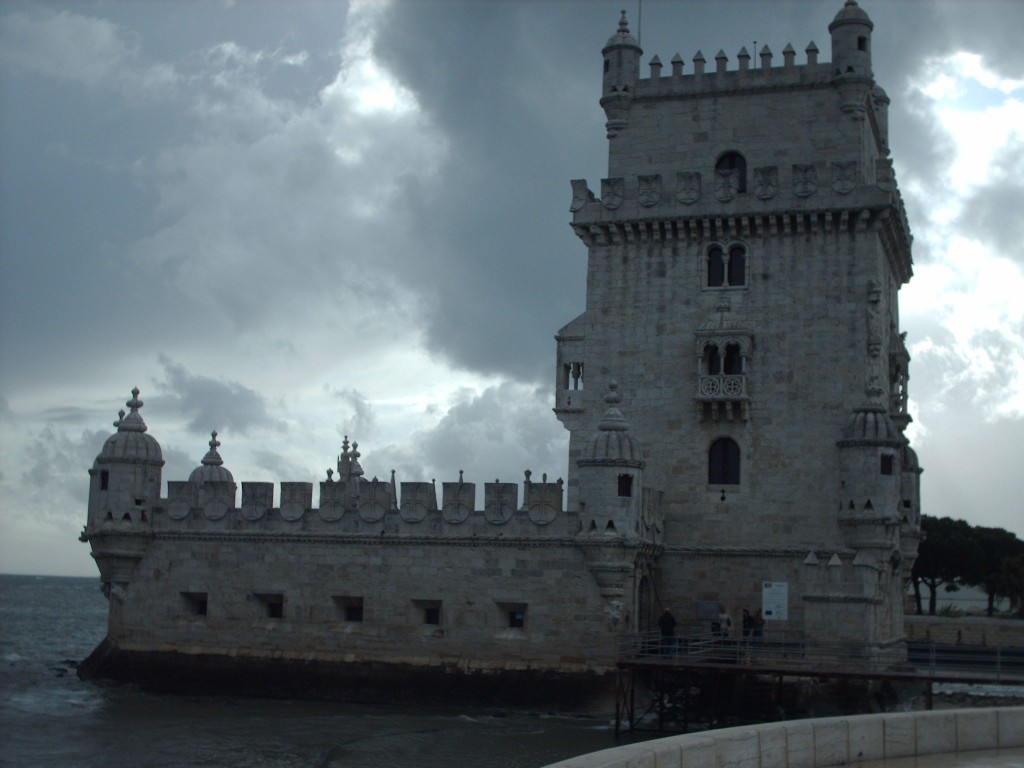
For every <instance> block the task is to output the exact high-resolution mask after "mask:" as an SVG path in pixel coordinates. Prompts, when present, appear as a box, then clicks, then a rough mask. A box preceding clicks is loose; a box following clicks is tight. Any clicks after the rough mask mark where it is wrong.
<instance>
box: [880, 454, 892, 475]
mask: <svg viewBox="0 0 1024 768" xmlns="http://www.w3.org/2000/svg"><path fill="white" fill-rule="evenodd" d="M881 471H882V474H883V475H891V474H892V454H890V453H883V454H882V466H881Z"/></svg>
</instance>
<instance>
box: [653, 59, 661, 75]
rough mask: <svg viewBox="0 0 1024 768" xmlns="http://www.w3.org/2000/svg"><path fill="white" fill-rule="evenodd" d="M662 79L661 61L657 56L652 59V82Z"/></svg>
mask: <svg viewBox="0 0 1024 768" xmlns="http://www.w3.org/2000/svg"><path fill="white" fill-rule="evenodd" d="M659 77H661V59H659V58H658V56H657V55H655V56H654V58H653V59H651V80H657V79H658V78H659Z"/></svg>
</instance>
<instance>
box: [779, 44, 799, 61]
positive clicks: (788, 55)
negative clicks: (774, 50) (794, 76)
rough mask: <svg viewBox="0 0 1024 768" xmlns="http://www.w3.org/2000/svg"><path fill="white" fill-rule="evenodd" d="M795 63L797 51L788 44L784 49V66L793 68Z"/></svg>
mask: <svg viewBox="0 0 1024 768" xmlns="http://www.w3.org/2000/svg"><path fill="white" fill-rule="evenodd" d="M795 63H796V49H795V48H793V46H792V45H790V44H789V43H786V47H785V48H783V49H782V66H784V67H792V66H793V65H794V64H795Z"/></svg>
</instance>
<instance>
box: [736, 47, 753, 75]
mask: <svg viewBox="0 0 1024 768" xmlns="http://www.w3.org/2000/svg"><path fill="white" fill-rule="evenodd" d="M736 58H737V59H739V62H740V71H741V72H743V71H746V70H748V69H750V54H749V53H748V52H747V47H746V46H743V47H742V48H740V52H739V53H738V54H737V55H736Z"/></svg>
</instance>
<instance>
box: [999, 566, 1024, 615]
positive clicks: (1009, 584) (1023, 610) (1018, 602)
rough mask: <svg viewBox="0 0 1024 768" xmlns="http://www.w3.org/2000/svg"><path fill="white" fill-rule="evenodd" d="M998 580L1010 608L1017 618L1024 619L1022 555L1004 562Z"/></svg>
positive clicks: (1023, 568) (1023, 567)
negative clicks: (1014, 611)
mask: <svg viewBox="0 0 1024 768" xmlns="http://www.w3.org/2000/svg"><path fill="white" fill-rule="evenodd" d="M1000 578H1001V580H1002V587H1003V589H1004V590H1005V592H1003V594H1004V595H1005V596H1006V597H1008V598H1010V607H1011V608H1015V609H1016V611H1017V616H1018V618H1021V619H1024V554H1021V555H1017V556H1015V557H1011V558H1008V559H1006V560H1004V561H1003V567H1002V571H1001V574H1000Z"/></svg>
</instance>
